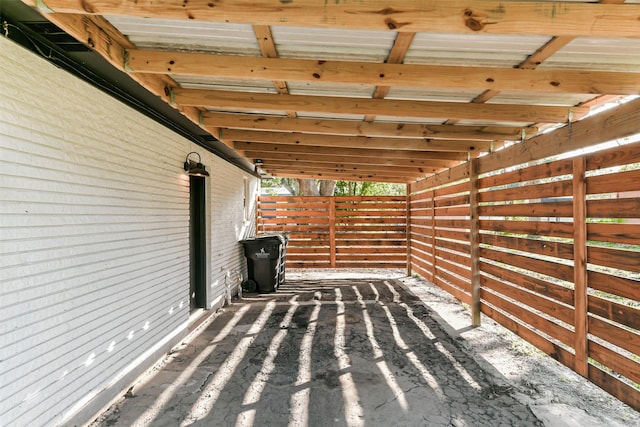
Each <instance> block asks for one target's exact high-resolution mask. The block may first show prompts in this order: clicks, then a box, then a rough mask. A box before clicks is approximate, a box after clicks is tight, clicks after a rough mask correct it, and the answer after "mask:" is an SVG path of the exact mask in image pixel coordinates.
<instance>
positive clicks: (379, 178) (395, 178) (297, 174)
mask: <svg viewBox="0 0 640 427" xmlns="http://www.w3.org/2000/svg"><path fill="white" fill-rule="evenodd" d="M436 172H438V171H436ZM271 176H274V177H286V178H314V179H333V180H340V179H342V180H349V181H372V182H393V183H407V182H412V181H415V180H416V179H418V178H419V177H416V176H414V175H412V176H401V175H397V174H391V175H382V174H375V173H372V174H347V173H344V172H340V173H337V172H323V173H316V172H308V173H305V172H304V171H298V170H295V169H291V170H280V171H275V172H273V173H272V174H271Z"/></svg>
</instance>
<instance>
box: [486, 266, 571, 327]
mask: <svg viewBox="0 0 640 427" xmlns="http://www.w3.org/2000/svg"><path fill="white" fill-rule="evenodd" d="M480 284H481V285H482V286H483V287H486V288H488V289H491V290H492V291H495V292H497V293H500V294H502V295H504V296H505V297H507V298H511V299H513V300H516V301H518V302H519V303H520V304H524V305H527V306H529V307H531V308H533V309H534V310H538V311H541V312H543V313H545V314H547V315H549V316H551V317H554V318H556V319H558V320H561V321H563V322H565V323H568V324H570V325H572V324H573V323H574V322H573V317H574V313H573V310H572V309H571V308H569V307H567V306H564V305H562V304H559V303H557V302H554V301H553V300H550V299H546V298H542V297H541V296H539V295H536V294H533V293H531V292H527V291H525V290H523V289H520V288H517V287H515V286H514V285H513V284H511V283H507V282H505V281H502V280H499V279H496V278H493V277H489V276H485V275H482V276H480Z"/></svg>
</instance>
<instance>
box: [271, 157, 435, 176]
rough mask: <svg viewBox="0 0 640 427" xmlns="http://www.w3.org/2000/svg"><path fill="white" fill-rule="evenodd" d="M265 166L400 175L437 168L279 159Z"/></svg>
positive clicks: (410, 174) (417, 173)
mask: <svg viewBox="0 0 640 427" xmlns="http://www.w3.org/2000/svg"><path fill="white" fill-rule="evenodd" d="M264 165H265V167H266V168H267V169H268V170H269V171H274V170H283V169H286V170H305V171H307V172H309V171H317V172H324V171H333V172H345V173H383V174H387V175H391V174H398V175H400V176H416V177H417V176H425V175H426V174H428V173H433V171H434V170H437V169H438V168H436V167H412V166H388V167H385V166H378V165H354V164H348V163H315V162H305V161H284V160H283V161H278V160H266V161H265V163H264Z"/></svg>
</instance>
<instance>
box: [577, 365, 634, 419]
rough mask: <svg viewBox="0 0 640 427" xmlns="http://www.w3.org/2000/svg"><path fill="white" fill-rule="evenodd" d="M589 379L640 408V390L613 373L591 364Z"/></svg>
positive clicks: (620, 398) (632, 405)
mask: <svg viewBox="0 0 640 427" xmlns="http://www.w3.org/2000/svg"><path fill="white" fill-rule="evenodd" d="M589 380H590V381H592V382H593V383H594V384H595V385H597V386H598V387H600V388H601V389H603V390H605V391H607V392H608V393H609V394H611V395H613V396H615V397H616V398H618V399H619V400H621V401H623V402H624V403H626V404H627V405H629V406H631V407H632V408H640V392H639V391H638V390H637V389H635V388H633V387H631V386H630V385H628V384H625V383H623V382H622V381H620V380H619V379H617V378H616V377H614V376H613V375H611V374H609V373H607V372H605V371H603V370H602V369H600V368H598V367H597V366H594V365H591V364H590V365H589Z"/></svg>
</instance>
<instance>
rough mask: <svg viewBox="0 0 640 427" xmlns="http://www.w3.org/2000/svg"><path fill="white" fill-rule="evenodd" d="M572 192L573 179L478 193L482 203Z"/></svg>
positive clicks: (556, 195) (544, 196)
mask: <svg viewBox="0 0 640 427" xmlns="http://www.w3.org/2000/svg"><path fill="white" fill-rule="evenodd" d="M571 192H572V184H571V181H556V182H547V183H544V184H534V185H527V186H521V187H514V188H503V189H500V190H489V191H483V192H480V193H478V201H479V202H480V203H488V202H505V201H508V200H535V199H543V198H547V197H566V196H570V195H571Z"/></svg>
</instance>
